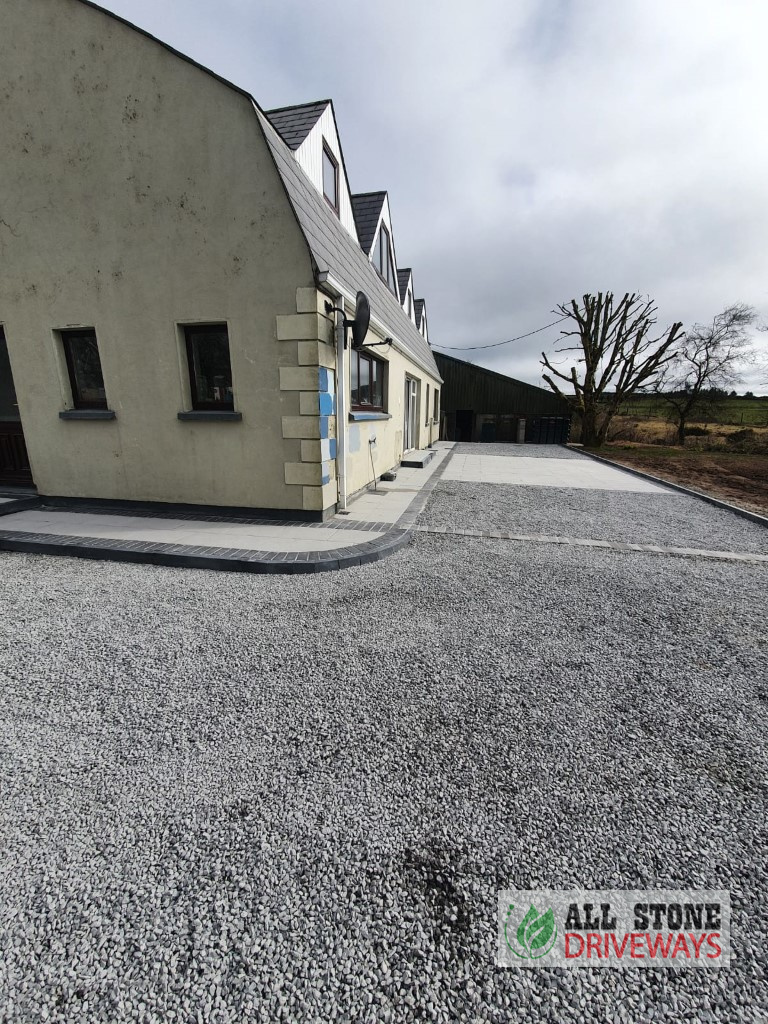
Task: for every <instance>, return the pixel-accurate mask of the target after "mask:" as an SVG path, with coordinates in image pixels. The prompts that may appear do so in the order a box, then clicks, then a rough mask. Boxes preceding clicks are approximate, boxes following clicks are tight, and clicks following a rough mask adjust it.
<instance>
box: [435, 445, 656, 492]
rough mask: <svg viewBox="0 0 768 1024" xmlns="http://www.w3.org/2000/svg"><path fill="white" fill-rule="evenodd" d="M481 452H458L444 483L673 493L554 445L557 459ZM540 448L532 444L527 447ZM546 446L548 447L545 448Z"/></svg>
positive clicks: (463, 448)
mask: <svg viewBox="0 0 768 1024" xmlns="http://www.w3.org/2000/svg"><path fill="white" fill-rule="evenodd" d="M473 447H475V448H478V449H480V451H478V452H477V453H475V452H471V453H470V452H466V448H467V445H463V446H462V449H461V451H457V452H455V453H454V455H453V457H452V458H451V460H450V462H449V464H448V465H447V466H446V468H445V470H444V471H443V474H442V476H443V479H444V480H458V481H462V482H464V483H488V484H514V485H515V486H517V487H579V488H583V489H585V490H598V491H638V492H643V493H646V494H654V493H664V494H671V493H673V492H672V491H671V490H668V489H667V488H665V487H660V486H658V485H657V484H653V483H650V482H649V481H647V480H641V479H640V478H639V477H636V476H633V475H632V474H630V473H625V472H623V471H622V470H621V469H617V468H614V467H612V466H604V465H601V464H600V463H599V462H593V461H592V460H591V459H588V458H586V457H581V458H576V459H574V458H573V457H572V454H571V453H570V452H568V451H567V450H566V449H563V448H560V447H559V446H557V447H556V446H554V445H553V446H551V447H552V449H553V450H554V451H556V452H558V453H560V452H562V453H563V455H562V458H558V457H557V456H551V457H548V458H547V457H539V456H534V457H530V456H525V455H517V456H516V457H514V456H513V457H510V458H503V457H499V456H498V455H484V454H482V448H483V447H484V446H483V445H473ZM530 447H537V446H532V445H525V446H523V450H525V448H530ZM542 447H545V446H542Z"/></svg>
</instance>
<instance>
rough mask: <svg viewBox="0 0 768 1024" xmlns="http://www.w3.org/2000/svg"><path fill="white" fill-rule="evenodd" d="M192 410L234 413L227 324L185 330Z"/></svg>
mask: <svg viewBox="0 0 768 1024" xmlns="http://www.w3.org/2000/svg"><path fill="white" fill-rule="evenodd" d="M184 338H185V340H186V343H187V361H188V363H189V383H190V389H191V392H192V408H193V409H212V410H220V411H222V412H225V411H232V410H233V409H234V405H235V403H234V397H233V394H232V368H231V365H230V362H229V336H228V334H227V325H226V324H194V325H191V326H185V327H184Z"/></svg>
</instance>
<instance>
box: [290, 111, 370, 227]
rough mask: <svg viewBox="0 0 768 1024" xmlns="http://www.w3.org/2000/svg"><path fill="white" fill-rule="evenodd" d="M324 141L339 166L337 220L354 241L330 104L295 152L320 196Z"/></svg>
mask: <svg viewBox="0 0 768 1024" xmlns="http://www.w3.org/2000/svg"><path fill="white" fill-rule="evenodd" d="M323 140H325V143H326V145H327V146H328V148H329V149H330V151H331V152H332V153H333V155H334V156H335V158H336V161H337V163H338V165H339V220H340V221H341V223H342V224H343V225H344V227H345V228H346V229H347V231H348V232H349V233H350V235H352V237H353V238H354V239H355V240H357V228H356V227H355V218H354V214H353V213H352V200H351V199H350V193H349V182H348V181H347V175H346V173H345V171H344V161H343V160H342V158H341V144H340V142H339V135H338V132H337V131H336V122H335V120H334V117H333V111H332V109H331V105H330V103H329V104H328V106H327V107H326V108H325V110H324V111H323V113H322V114H321V115H320V117H319V119H318V121H317V124H316V125H315V126H314V128H313V129H312V130H311V131H310V133H309V135H308V136H307V137H306V139H304V141H303V142H302V144H301V145H300V146H299V148H298V149H297V150H295V154H296V159H297V160H298V161H299V163H300V164H301V166H302V168H303V169H304V171H305V173H306V174H307V175H308V177H309V178H310V180H311V182H312V184H313V185H314V186H315V188H316V189H317V191H318V192H319V193H320V195H322V194H323Z"/></svg>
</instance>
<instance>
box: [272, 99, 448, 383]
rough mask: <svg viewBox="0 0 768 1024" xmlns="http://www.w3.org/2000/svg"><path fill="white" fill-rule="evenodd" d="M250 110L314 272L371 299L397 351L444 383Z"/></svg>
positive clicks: (361, 256)
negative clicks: (303, 238) (262, 134)
mask: <svg viewBox="0 0 768 1024" xmlns="http://www.w3.org/2000/svg"><path fill="white" fill-rule="evenodd" d="M254 109H255V110H256V113H257V116H258V117H259V120H260V122H261V124H262V127H263V129H264V136H265V138H266V140H267V143H268V145H269V147H270V149H271V151H272V156H273V157H274V160H275V164H276V165H277V169H278V171H279V173H280V176H281V178H282V179H283V183H284V184H285V188H286V191H287V193H288V198H289V200H290V202H291V205H292V206H293V209H294V211H295V213H296V219H297V220H298V222H299V226H300V228H301V230H302V232H303V234H304V237H305V238H306V240H307V244H308V246H309V250H310V253H311V254H312V259H313V261H314V264H315V268H316V271H317V272H321V271H324V270H327V271H328V272H329V273H330V274H332V275H333V277H335V278H336V280H337V281H338V282H339V284H340V285H341V286H342V287H343V288H344V289H346V291H347V292H348V293H349V294H350V295H355V294H357V292H358V291H361V290H362V291H364V292H365V293H366V294H367V296H368V298H369V300H370V303H371V312H372V313H373V315H374V316H375V317H377V318H378V319H379V320H380V321H381V322H382V323H383V324H385V325H386V327H387V330H389V331H391V332H392V335H393V337H394V339H395V342H396V343H397V344H398V346H399V347H400V348H402V349H403V350H404V351H405V352H406V353H407V355H409V356H410V358H411V359H413V361H414V362H415V363H416V364H417V365H418V366H420V367H421V368H422V369H423V370H426V371H427V373H429V374H431V375H432V376H433V377H436V378H437V379H438V380H442V377H441V376H440V371H439V370H438V368H437V363H436V362H435V357H434V356H433V354H432V349H431V348H430V347H429V345H428V344H427V342H426V341H425V340H424V338H422V336H421V334H419V332H418V331H417V330H416V328H415V327H414V325H413V322H412V321H411V319H410V318H409V316H408V314H407V313H406V312H405V310H404V309H403V307H402V306H401V305H400V301H399V299H398V297H397V296H396V295H394V294H393V293H392V292H391V291H390V290H389V288H387V286H386V284H384V282H383V281H382V279H381V278H380V277H379V275H378V273H377V272H376V270H375V269H374V267H373V266H372V264H371V262H370V260H369V259H368V257H367V255H366V254H365V253H364V252H363V251H362V249H361V248H360V246H359V245H358V243H357V241H356V240H355V239H354V238H353V237H352V235H350V233H349V232H348V231H347V230H346V228H344V227H343V226H342V224H341V222H340V221H339V218H338V217H337V216H336V215H335V214H334V213H333V211H332V210H331V208H330V207H329V206H328V204H327V203H326V202H325V200H324V199H323V197H322V196H321V195H320V193H319V192H318V191H317V189H316V188H315V186H314V185H313V184H312V182H311V181H310V179H309V178H308V177H307V175H306V174H305V172H304V170H303V168H302V167H301V166H300V165H299V162H298V160H297V159H296V157H295V156H294V155H293V153H292V152H291V150H290V149H289V148H288V146H287V145H286V144H285V143H284V142H283V140H282V138H281V137H280V135H279V133H278V132H277V131H275V130H274V129H273V128H272V126H271V124H270V121H269V119H268V118H267V117H266V116H265V115H264V114H263V113H262V112H261V110H259V109H258V107H257V106H256V104H254ZM378 194H379V195H382V194H383V193H378Z"/></svg>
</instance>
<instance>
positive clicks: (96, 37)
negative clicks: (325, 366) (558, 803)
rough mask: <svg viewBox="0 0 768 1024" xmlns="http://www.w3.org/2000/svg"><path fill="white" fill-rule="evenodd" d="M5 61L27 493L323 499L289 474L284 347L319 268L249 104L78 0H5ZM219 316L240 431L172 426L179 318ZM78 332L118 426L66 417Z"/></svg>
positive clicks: (8, 282) (11, 329)
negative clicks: (74, 332)
mask: <svg viewBox="0 0 768 1024" xmlns="http://www.w3.org/2000/svg"><path fill="white" fill-rule="evenodd" d="M0 61H1V62H2V67H3V73H4V81H5V82H6V83H7V84H6V87H5V91H6V92H7V94H8V98H7V99H5V100H4V103H3V106H2V109H1V111H0V119H1V123H2V131H3V150H2V168H3V175H2V185H1V186H0V220H2V221H3V222H5V223H0V262H1V263H2V267H3V272H2V274H0V322H2V323H3V324H4V327H5V332H6V336H7V340H8V347H9V352H10V358H11V364H12V368H13V374H14V380H15V384H16V390H17V394H18V400H19V408H20V413H21V418H22V423H23V427H24V433H25V439H26V443H27V447H28V450H29V455H30V461H31V464H32V469H33V475H34V479H35V483H36V485H37V487H38V490H39V491H40V492H41V493H43V494H49V495H66V496H82V497H98V498H115V499H133V500H155V501H174V502H190V503H204V504H213V505H238V506H250V507H270V508H284V509H304V508H307V507H308V506H310V507H311V506H314V507H317V506H318V504H320V503H321V501H320V499H319V498H318V492H319V493H322V490H324V488H323V485H322V474H321V477H320V480H319V481H318V482H317V483H316V484H314V485H313V486H314V487H316V488H317V489H318V490H317V491H312V492H310V493H309V494H308V493H307V486H308V485H307V484H305V483H303V482H300V481H298V480H296V481H295V482H287V481H288V479H289V478H290V474H289V473H287V471H286V466H287V465H288V464H293V463H300V462H301V461H302V439H301V438H300V437H294V436H286V434H285V432H284V430H283V425H284V422H285V419H286V417H292V416H300V415H301V409H300V393H299V392H298V391H296V390H290V389H285V388H282V387H281V368H282V369H285V368H296V367H298V366H300V365H301V364H300V356H299V353H300V343H301V342H300V339H298V338H290V337H289V338H283V339H281V340H279V341H278V324H279V320H280V317H290V316H296V315H299V314H300V312H301V298H300V296H301V295H302V291H303V289H307V288H310V289H313V285H314V282H313V274H312V267H311V261H310V258H309V253H308V249H307V245H306V242H305V240H304V238H303V236H302V234H301V232H300V230H299V227H298V225H297V223H296V219H295V216H294V214H293V211H292V209H291V207H290V204H289V203H288V201H287V199H286V197H285V193H284V189H283V186H282V183H281V181H280V179H279V176H278V174H277V171H276V169H275V167H274V164H273V161H272V159H271V157H270V154H269V150H268V148H267V146H266V144H265V142H264V140H263V136H262V133H261V130H260V126H259V122H258V119H257V117H256V116H255V113H254V111H253V108H252V105H251V103H250V101H249V99H248V98H247V97H246V96H245V95H243V94H240V93H239V92H237V91H235V90H233V89H231V88H229V87H228V86H227V85H225V84H224V83H222V82H219V81H218V80H216V79H215V78H214V77H212V76H211V75H208V74H206V73H205V72H204V71H203V70H201V69H199V68H197V67H195V66H194V65H192V64H190V63H188V62H185V61H184V60H182V59H180V58H179V57H177V56H175V55H174V54H172V53H171V52H169V51H168V50H166V49H164V48H163V47H162V46H161V45H159V44H158V43H156V42H154V41H153V40H151V39H149V38H147V37H145V36H143V35H141V34H140V33H138V32H136V31H134V30H133V29H131V28H130V27H128V26H126V25H123V24H121V23H120V22H118V21H115V20H114V19H112V18H110V17H108V16H107V15H105V14H103V13H101V12H99V11H97V10H94V9H92V8H89V7H87V6H85V5H84V4H81V3H79V2H78V0H3V4H2V5H0ZM297 289H298V293H297ZM313 290H314V289H313ZM297 294H298V296H299V299H298V301H297ZM218 321H225V322H227V324H228V327H229V338H230V353H231V362H232V375H233V388H234V395H235V409H236V410H237V411H239V412H241V413H242V422H239V423H237V422H227V423H207V422H180V421H179V420H178V419H177V413H178V412H179V411H182V410H186V409H189V408H190V396H189V381H188V374H187V367H186V358H185V355H184V350H183V345H182V342H181V333H180V330H179V326H178V325H179V324H181V323H184V322H218ZM72 325H78V326H88V327H93V328H95V330H96V334H97V338H98V344H99V352H100V356H101V362H102V369H103V374H104V381H105V386H106V392H107V400H108V404H109V407H110V408H111V409H113V410H114V411H115V413H116V419H115V420H113V421H105V422H102V421H99V422H85V421H74V422H64V421H62V420H60V419H59V412H60V411H61V410H63V409H66V408H68V407H71V405H72V400H71V394H70V389H69V382H68V378H67V374H66V368H65V366H64V362H63V355H62V352H61V346H60V343H59V340H58V338H57V337H56V335H55V334H54V330H55V329H61V328H66V327H69V326H72ZM289 333H290V332H289ZM319 333H320V332H319V331H315V335H317V334H319ZM316 343H317V342H316ZM304 358H307V354H306V352H305V354H304ZM323 500H324V498H323Z"/></svg>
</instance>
